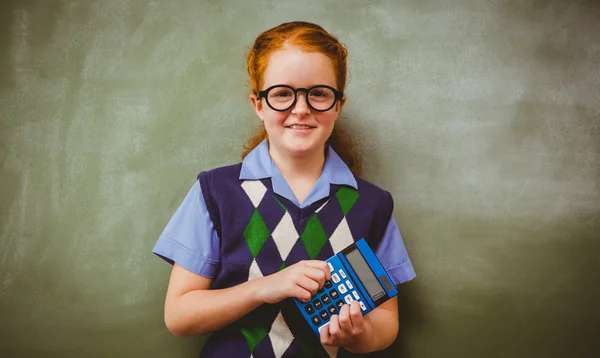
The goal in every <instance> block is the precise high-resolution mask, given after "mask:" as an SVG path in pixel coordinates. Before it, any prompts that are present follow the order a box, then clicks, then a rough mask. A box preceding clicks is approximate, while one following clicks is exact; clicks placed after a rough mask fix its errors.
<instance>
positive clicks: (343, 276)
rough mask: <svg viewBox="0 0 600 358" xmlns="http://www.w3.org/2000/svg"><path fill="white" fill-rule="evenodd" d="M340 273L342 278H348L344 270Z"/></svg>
mask: <svg viewBox="0 0 600 358" xmlns="http://www.w3.org/2000/svg"><path fill="white" fill-rule="evenodd" d="M339 273H340V276H342V278H346V273H345V272H344V270H340V271H339Z"/></svg>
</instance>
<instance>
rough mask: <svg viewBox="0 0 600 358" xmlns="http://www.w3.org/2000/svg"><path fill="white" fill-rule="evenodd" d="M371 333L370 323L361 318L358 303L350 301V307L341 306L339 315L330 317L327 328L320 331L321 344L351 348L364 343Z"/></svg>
mask: <svg viewBox="0 0 600 358" xmlns="http://www.w3.org/2000/svg"><path fill="white" fill-rule="evenodd" d="M371 332H372V328H371V324H370V321H368V320H366V319H365V318H364V317H363V315H362V312H361V310H360V305H359V304H358V302H356V301H352V303H351V304H350V305H343V306H342V309H340V314H339V315H333V316H331V319H330V320H329V326H327V327H324V328H323V329H321V343H322V344H324V345H328V346H338V347H344V348H351V347H352V346H353V345H357V344H360V342H361V341H364V338H365V337H368V336H369V335H370V334H371Z"/></svg>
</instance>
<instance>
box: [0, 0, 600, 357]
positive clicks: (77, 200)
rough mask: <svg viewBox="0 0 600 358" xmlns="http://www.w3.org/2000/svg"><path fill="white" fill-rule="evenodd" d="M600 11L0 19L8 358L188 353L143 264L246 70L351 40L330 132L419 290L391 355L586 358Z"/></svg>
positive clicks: (464, 9) (1, 351)
mask: <svg viewBox="0 0 600 358" xmlns="http://www.w3.org/2000/svg"><path fill="white" fill-rule="evenodd" d="M599 19H600V3H599V2H598V1H592V0H588V1H584V0H573V1H558V0H554V1H552V0H550V1H537V0H522V1H517V0H514V1H512V0H489V1H476V0H472V1H468V0H462V1H451V2H450V1H442V0H430V1H422V0H413V1H391V0H390V1H368V2H367V1H358V0H353V1H339V0H338V1H328V0H324V1H318V2H313V1H292V0H281V1H278V2H268V1H260V2H256V1H241V0H240V1H233V0H229V1H215V0H213V1H202V0H196V1H191V0H190V1H184V0H182V1H150V0H129V1H124V0H102V1H101V0H97V1H67V0H63V1H41V0H39V1H33V0H32V1H16V0H8V1H7V0H4V1H2V3H1V5H0V357H63V358H66V357H194V356H197V353H198V351H199V348H200V347H201V345H202V342H203V340H204V337H193V338H176V337H174V336H173V335H171V334H170V333H169V332H168V331H167V329H166V328H165V325H164V322H163V316H162V314H163V303H164V295H165V291H166V287H167V282H168V275H169V270H170V267H169V265H167V264H165V263H164V262H162V261H161V260H160V259H158V258H156V257H155V256H153V255H152V254H151V249H152V247H153V245H154V243H155V242H156V239H157V238H158V236H159V234H160V233H161V231H162V230H163V228H164V226H165V225H166V223H167V221H168V220H169V218H170V217H171V215H172V214H173V213H174V211H175V209H176V208H177V206H178V205H179V204H180V202H181V200H182V199H183V197H184V196H185V194H186V192H187V191H188V189H189V188H190V187H191V185H192V184H193V182H194V180H195V176H196V174H197V173H198V172H199V171H201V170H205V169H209V168H213V167H216V166H221V165H226V164H232V163H236V162H238V161H239V160H240V153H241V150H242V145H243V142H244V140H245V139H246V138H247V136H248V135H249V134H250V133H251V132H252V131H253V130H254V128H255V127H256V126H257V125H258V119H257V118H256V116H255V114H254V112H253V111H252V109H251V107H250V103H249V101H248V99H247V95H248V88H247V74H246V72H245V67H244V66H245V57H244V56H245V53H246V49H247V47H248V46H249V45H250V44H251V43H252V41H253V39H254V38H255V36H256V35H257V34H258V33H260V32H261V31H263V30H266V29H268V28H271V27H273V26H275V25H278V24H280V23H282V22H285V21H290V20H306V21H311V22H316V23H318V24H320V25H322V26H323V27H325V28H326V29H327V30H329V31H330V32H332V33H333V34H335V35H337V36H339V37H340V39H341V40H342V41H343V42H344V43H345V44H347V46H348V49H349V53H350V58H349V61H350V62H349V64H350V75H349V84H348V87H347V90H346V94H347V96H348V102H347V104H346V106H345V107H344V113H343V118H342V119H341V120H340V122H339V123H340V125H342V126H343V127H344V128H345V129H347V130H348V131H349V132H350V133H353V135H354V136H355V138H356V140H357V142H358V143H359V145H360V146H361V148H362V149H363V151H364V153H365V159H366V167H365V173H364V177H365V178H366V179H368V180H370V181H372V182H374V183H376V184H377V185H379V186H381V187H383V188H385V189H387V190H389V191H390V192H391V193H392V195H393V196H394V199H395V214H394V215H395V218H396V220H397V221H398V223H399V226H400V229H401V232H402V234H403V236H404V240H405V243H406V246H407V248H408V251H409V254H410V256H411V258H412V261H413V264H414V266H415V269H416V271H417V278H416V279H415V280H414V281H413V282H410V283H408V284H405V285H402V286H401V287H400V296H399V297H400V322H401V330H400V334H399V337H398V340H397V342H396V343H395V344H394V345H393V346H392V347H391V348H390V350H389V351H388V352H386V356H389V357H394V356H396V357H418V358H421V357H492V358H493V357H503V358H504V357H599V356H600V340H599V339H598V337H599V335H600V308H599V303H600V20H599Z"/></svg>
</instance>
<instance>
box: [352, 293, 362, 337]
mask: <svg viewBox="0 0 600 358" xmlns="http://www.w3.org/2000/svg"><path fill="white" fill-rule="evenodd" d="M350 322H351V324H352V328H353V333H354V334H356V335H358V334H361V333H363V332H364V330H365V320H364V318H363V315H362V312H361V310H360V305H359V304H358V302H356V301H353V302H352V304H351V305H350Z"/></svg>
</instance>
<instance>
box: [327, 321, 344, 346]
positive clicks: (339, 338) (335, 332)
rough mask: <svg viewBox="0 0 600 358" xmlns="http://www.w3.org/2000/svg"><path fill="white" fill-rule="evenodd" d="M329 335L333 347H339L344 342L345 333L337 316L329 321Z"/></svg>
mask: <svg viewBox="0 0 600 358" xmlns="http://www.w3.org/2000/svg"><path fill="white" fill-rule="evenodd" d="M329 335H330V337H331V344H332V345H335V346H337V345H339V343H340V342H343V341H344V332H342V330H341V328H340V321H339V316H338V315H336V314H334V315H333V316H331V318H330V319H329Z"/></svg>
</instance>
